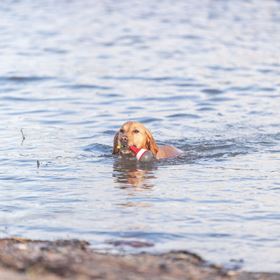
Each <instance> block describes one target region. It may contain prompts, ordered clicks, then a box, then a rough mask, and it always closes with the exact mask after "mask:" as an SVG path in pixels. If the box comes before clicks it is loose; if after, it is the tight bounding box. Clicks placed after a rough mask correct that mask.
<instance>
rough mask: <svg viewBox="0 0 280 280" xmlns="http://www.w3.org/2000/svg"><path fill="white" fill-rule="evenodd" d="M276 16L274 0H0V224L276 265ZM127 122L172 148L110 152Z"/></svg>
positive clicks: (257, 266) (279, 68)
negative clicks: (177, 153)
mask: <svg viewBox="0 0 280 280" xmlns="http://www.w3.org/2000/svg"><path fill="white" fill-rule="evenodd" d="M279 22H280V2H279V1H273V0H268V1H261V0H252V1H241V0H236V1H210V0H203V1H176V3H175V2H174V1H169V0H166V1H140V2H138V1H121V2H120V3H116V2H114V1H103V2H100V1H87V0H85V1H71V2H69V1H64V0H63V1H56V3H55V2H54V1H44V4H42V3H41V1H38V2H37V1H28V0H26V1H5V2H3V3H1V4H0V38H1V40H0V61H1V63H0V118H1V120H2V125H1V130H0V139H1V147H0V195H1V201H0V211H1V215H0V233H1V236H2V237H5V236H15V235H16V236H23V237H30V238H37V239H38V238H40V239H56V238H79V239H86V240H89V241H90V242H91V243H92V245H93V247H95V248H97V249H98V250H101V251H104V250H105V251H110V252H123V251H125V252H132V253H135V252H139V251H143V250H146V251H149V252H153V253H154V252H164V251H168V250H173V249H186V250H191V251H193V252H195V253H198V254H201V255H202V256H203V257H204V258H206V259H207V260H209V261H210V262H216V263H222V264H224V265H228V266H231V267H242V268H244V269H247V270H254V271H278V272H279V271H280V270H279V267H280V241H279V240H280V222H279V221H280V208H279V196H280V161H279V158H280V122H279V120H280V110H279V108H280V107H279V104H280V94H279V86H280V82H279V74H280V55H279V50H280V24H279ZM127 120H137V121H141V122H143V123H144V124H145V125H146V126H147V127H148V128H149V129H150V130H151V131H152V132H153V135H154V137H155V138H156V139H157V141H158V143H160V144H162V143H166V144H172V145H175V146H177V147H178V148H180V149H182V150H183V151H184V155H183V156H182V157H180V158H178V159H172V160H163V161H161V162H158V163H155V164H152V165H150V166H139V165H135V164H127V163H126V162H123V161H121V160H119V159H117V158H114V157H112V155H111V148H112V141H113V137H114V134H115V133H116V130H117V129H118V128H119V126H120V125H121V124H122V123H123V122H124V121H127ZM21 130H22V132H23V134H22V133H21ZM23 136H24V137H23ZM129 241H141V242H143V243H142V245H143V246H129V244H130V243H129ZM135 247H140V248H135Z"/></svg>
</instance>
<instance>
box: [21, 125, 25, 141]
mask: <svg viewBox="0 0 280 280" xmlns="http://www.w3.org/2000/svg"><path fill="white" fill-rule="evenodd" d="M20 132H21V136H22V141H21V144H22V143H23V141H24V140H25V135H24V134H23V129H22V128H21V129H20Z"/></svg>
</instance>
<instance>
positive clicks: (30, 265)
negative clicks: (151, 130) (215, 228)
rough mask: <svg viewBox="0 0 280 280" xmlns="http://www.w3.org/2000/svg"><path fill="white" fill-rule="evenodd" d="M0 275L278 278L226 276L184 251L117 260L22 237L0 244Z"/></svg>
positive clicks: (113, 279)
mask: <svg viewBox="0 0 280 280" xmlns="http://www.w3.org/2000/svg"><path fill="white" fill-rule="evenodd" d="M0 275H1V280H2V279H5V280H25V279H33V280H34V279H40V278H41V279H46V280H61V279H70V280H71V279H78V280H88V279H108V280H120V279H121V280H126V279H127V280H128V279H129V280H134V279H135V280H140V279H143V280H144V279H153V280H156V279H161V280H171V279H176V280H180V279H182V280H183V279H184V280H188V279H192V280H199V279H201V280H202V279H203V280H204V279H208V280H211V279H218V280H219V279H220V280H223V279H230V280H247V279H252V280H276V279H277V280H279V279H280V275H279V274H277V273H274V274H273V273H249V272H240V271H227V270H225V269H224V268H223V267H219V266H214V265H209V264H208V263H207V262H205V261H204V260H203V259H202V258H201V257H199V256H197V255H195V254H192V253H189V252H187V251H179V252H176V251H175V252H170V253H166V254H161V255H151V254H145V253H142V254H138V255H122V256H118V255H110V254H101V253H97V252H94V250H92V249H91V248H90V246H89V243H88V242H86V241H79V240H58V241H37V240H28V239H22V238H9V239H0Z"/></svg>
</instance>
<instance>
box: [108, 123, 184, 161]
mask: <svg viewBox="0 0 280 280" xmlns="http://www.w3.org/2000/svg"><path fill="white" fill-rule="evenodd" d="M130 146H136V147H137V148H140V149H141V148H144V149H147V150H150V151H151V152H152V153H153V155H154V156H155V158H156V159H162V158H172V157H176V156H179V155H180V154H182V151H181V150H179V149H177V148H175V147H172V146H158V145H157V143H156V141H155V139H154V137H153V136H152V134H151V132H150V131H149V130H148V129H147V128H146V127H145V126H144V125H143V124H142V123H139V122H133V121H128V122H126V123H124V124H123V125H122V126H121V128H120V130H119V131H118V132H117V133H116V135H115V137H114V145H113V154H118V155H121V156H132V152H131V151H130V149H129V147H130Z"/></svg>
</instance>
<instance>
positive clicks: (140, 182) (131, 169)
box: [113, 158, 157, 189]
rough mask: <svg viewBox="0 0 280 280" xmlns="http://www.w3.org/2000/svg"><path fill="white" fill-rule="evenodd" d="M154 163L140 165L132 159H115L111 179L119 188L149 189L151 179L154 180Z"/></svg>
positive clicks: (151, 184)
mask: <svg viewBox="0 0 280 280" xmlns="http://www.w3.org/2000/svg"><path fill="white" fill-rule="evenodd" d="M156 169H157V167H156V163H155V162H150V163H145V164H143V163H140V162H137V161H136V160H134V159H121V158H116V160H115V161H114V164H113V177H114V178H115V182H117V183H118V184H119V186H120V188H129V187H137V188H140V189H150V188H152V187H153V186H154V185H153V182H152V181H153V179H155V178H156V175H155V170H156Z"/></svg>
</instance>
